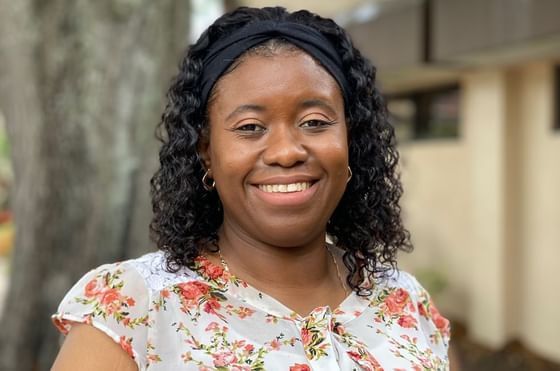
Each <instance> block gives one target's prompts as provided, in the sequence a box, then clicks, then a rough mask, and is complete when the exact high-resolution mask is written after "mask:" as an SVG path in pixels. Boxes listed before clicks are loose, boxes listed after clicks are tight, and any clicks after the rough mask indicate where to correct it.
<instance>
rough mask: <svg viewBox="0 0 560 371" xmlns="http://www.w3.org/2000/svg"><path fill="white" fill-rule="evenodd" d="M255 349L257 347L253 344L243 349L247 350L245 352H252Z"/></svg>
mask: <svg viewBox="0 0 560 371" xmlns="http://www.w3.org/2000/svg"><path fill="white" fill-rule="evenodd" d="M254 350H255V347H254V346H253V344H247V345H245V347H244V348H243V351H244V352H245V354H251V353H253V351H254Z"/></svg>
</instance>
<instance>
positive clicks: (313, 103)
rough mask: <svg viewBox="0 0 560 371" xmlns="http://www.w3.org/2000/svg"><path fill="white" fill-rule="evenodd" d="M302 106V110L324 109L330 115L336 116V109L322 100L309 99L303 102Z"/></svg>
mask: <svg viewBox="0 0 560 371" xmlns="http://www.w3.org/2000/svg"><path fill="white" fill-rule="evenodd" d="M300 106H301V108H313V107H320V108H323V109H325V110H327V111H329V113H330V114H331V115H333V116H336V111H335V109H334V108H333V107H332V106H331V105H330V104H328V103H327V102H325V101H324V100H322V99H308V100H305V101H303V102H301V104H300Z"/></svg>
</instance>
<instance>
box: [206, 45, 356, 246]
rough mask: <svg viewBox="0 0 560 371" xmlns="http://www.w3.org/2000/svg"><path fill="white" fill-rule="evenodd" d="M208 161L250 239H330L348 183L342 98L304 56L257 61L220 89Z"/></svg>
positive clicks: (231, 225) (237, 224) (233, 225)
mask: <svg viewBox="0 0 560 371" xmlns="http://www.w3.org/2000/svg"><path fill="white" fill-rule="evenodd" d="M209 121H210V135H209V138H208V141H207V142H206V143H205V144H203V145H202V146H201V155H202V157H203V159H204V161H205V166H206V167H207V168H209V169H211V171H210V176H211V177H212V178H214V180H215V181H216V189H217V191H218V194H219V197H220V199H221V201H222V204H223V208H224V225H223V228H228V229H229V230H230V231H234V232H235V233H237V234H241V236H242V237H243V238H248V239H250V240H254V241H259V242H263V243H267V244H270V245H274V246H285V247H290V246H301V245H303V244H306V243H309V242H311V241H312V240H313V239H317V238H324V232H325V228H326V224H327V221H328V220H329V218H330V216H331V214H332V213H333V211H334V209H335V208H336V206H337V204H338V202H339V201H340V198H341V197H342V194H343V193H344V190H345V188H346V181H347V178H348V168H347V166H348V143H347V130H346V129H347V128H346V121H345V116H344V101H343V98H342V95H341V92H340V89H339V86H338V85H337V83H336V81H335V80H334V79H333V78H332V76H331V75H330V74H329V73H328V72H326V71H325V70H324V69H323V68H322V67H321V66H320V65H318V64H317V63H316V62H315V61H314V60H313V59H312V58H311V57H310V56H309V55H307V54H305V53H303V52H284V53H282V52H281V53H279V54H278V55H275V56H272V57H271V56H258V55H255V56H249V57H246V58H244V60H243V61H242V62H241V63H240V64H239V65H238V66H237V67H236V68H235V69H234V70H233V71H232V72H230V73H228V74H226V75H224V76H223V77H222V78H221V79H220V80H219V81H218V83H217V85H216V94H215V98H214V100H213V101H212V102H211V104H210V106H209Z"/></svg>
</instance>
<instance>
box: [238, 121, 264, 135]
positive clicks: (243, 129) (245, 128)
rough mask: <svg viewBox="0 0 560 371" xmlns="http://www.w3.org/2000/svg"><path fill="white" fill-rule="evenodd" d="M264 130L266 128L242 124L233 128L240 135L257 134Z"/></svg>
mask: <svg viewBox="0 0 560 371" xmlns="http://www.w3.org/2000/svg"><path fill="white" fill-rule="evenodd" d="M265 130H266V128H265V127H264V126H262V125H260V124H255V123H249V124H243V125H239V126H238V127H236V128H235V131H237V132H240V133H242V134H258V133H261V132H263V131H265Z"/></svg>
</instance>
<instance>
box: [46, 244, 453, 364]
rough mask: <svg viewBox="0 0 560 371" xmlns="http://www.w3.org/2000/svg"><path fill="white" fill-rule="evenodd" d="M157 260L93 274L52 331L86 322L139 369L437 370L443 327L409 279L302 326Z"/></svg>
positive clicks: (243, 286)
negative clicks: (104, 334) (117, 346)
mask: <svg viewBox="0 0 560 371" xmlns="http://www.w3.org/2000/svg"><path fill="white" fill-rule="evenodd" d="M164 267H165V257H164V254H163V253H162V252H156V253H150V254H147V255H144V256H142V257H140V258H138V259H134V260H128V261H125V262H121V263H115V264H107V265H103V266H101V267H99V268H97V269H94V270H93V271H91V272H89V273H87V274H86V275H85V276H84V277H83V278H82V279H81V280H80V281H79V282H78V283H77V284H76V285H75V286H74V287H73V288H72V289H71V290H70V291H69V292H68V293H67V294H66V296H65V297H64V299H63V300H62V302H61V304H60V306H59V309H58V312H57V313H56V314H55V315H53V320H54V323H55V325H56V326H57V327H58V329H59V330H60V331H62V332H63V333H65V334H66V333H68V331H69V330H70V328H71V327H72V324H73V323H76V322H79V323H87V324H90V325H92V326H94V327H96V328H98V329H99V330H101V331H103V332H104V333H106V334H107V335H108V336H110V337H111V338H112V339H113V340H114V341H115V342H117V343H119V344H120V345H121V347H122V348H123V349H124V350H125V351H126V352H127V353H128V354H129V355H130V356H131V357H132V358H133V359H134V361H135V362H136V364H137V365H138V369H139V370H286V371H288V370H290V371H304V370H447V369H448V368H449V366H448V359H447V349H448V343H449V322H448V321H447V320H446V319H445V318H443V317H442V316H441V315H440V314H439V312H438V310H437V309H436V307H435V306H434V304H433V303H432V302H431V300H430V297H429V295H428V293H427V292H426V291H425V290H424V289H423V288H422V287H421V286H420V284H419V283H418V282H417V281H416V279H414V278H413V277H412V276H411V275H409V274H407V273H405V272H402V271H400V272H399V271H397V272H395V273H394V274H393V275H392V276H391V278H389V279H385V280H384V281H383V282H382V283H378V284H377V285H376V286H375V288H374V289H373V292H372V294H371V295H370V296H369V297H360V296H358V295H357V294H356V293H354V292H353V293H351V294H350V295H349V296H348V297H347V298H346V299H345V300H344V301H343V302H342V303H341V305H340V306H339V308H337V309H335V310H332V309H331V308H329V307H319V308H316V309H314V310H313V311H312V312H311V313H310V314H309V315H308V316H306V317H302V316H300V315H298V314H296V313H295V312H294V311H292V310H290V309H289V308H287V307H286V306H284V305H283V304H281V303H280V302H278V301H277V300H275V299H274V298H272V297H270V296H268V295H266V294H265V293H262V292H260V291H258V290H257V289H255V288H253V287H251V286H250V285H248V284H247V283H245V282H244V281H242V280H240V279H238V278H236V277H234V276H232V275H230V274H229V272H227V271H224V269H223V268H222V267H221V266H218V265H215V264H213V263H211V262H210V261H209V260H207V259H206V258H204V257H200V258H198V259H197V261H196V267H195V269H194V270H190V269H188V268H183V269H181V270H180V271H179V272H177V273H170V272H168V271H166V270H165V268H164Z"/></svg>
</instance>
